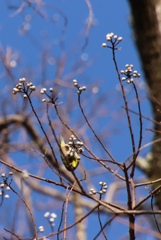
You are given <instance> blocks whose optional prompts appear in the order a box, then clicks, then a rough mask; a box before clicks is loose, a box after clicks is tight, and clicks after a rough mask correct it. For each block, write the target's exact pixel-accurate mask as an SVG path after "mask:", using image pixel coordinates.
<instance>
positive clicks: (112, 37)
mask: <svg viewBox="0 0 161 240" xmlns="http://www.w3.org/2000/svg"><path fill="white" fill-rule="evenodd" d="M122 40H123V38H122V37H118V36H117V35H115V34H114V33H113V32H111V33H108V34H107V35H106V41H107V42H111V43H112V46H113V47H116V46H117V45H118V44H119V43H120V42H121V41H122ZM102 47H104V48H111V46H108V45H107V43H102Z"/></svg>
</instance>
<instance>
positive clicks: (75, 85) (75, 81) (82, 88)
mask: <svg viewBox="0 0 161 240" xmlns="http://www.w3.org/2000/svg"><path fill="white" fill-rule="evenodd" d="M73 84H74V87H76V88H77V89H78V91H77V94H81V93H82V91H85V90H86V86H83V87H80V86H79V85H78V82H77V80H76V79H74V80H73Z"/></svg>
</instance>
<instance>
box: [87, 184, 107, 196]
mask: <svg viewBox="0 0 161 240" xmlns="http://www.w3.org/2000/svg"><path fill="white" fill-rule="evenodd" d="M99 185H100V186H101V188H100V190H99V192H97V191H96V190H95V189H94V188H91V189H90V191H89V194H90V195H95V194H96V193H98V194H99V195H102V194H104V193H106V191H107V184H106V182H99Z"/></svg>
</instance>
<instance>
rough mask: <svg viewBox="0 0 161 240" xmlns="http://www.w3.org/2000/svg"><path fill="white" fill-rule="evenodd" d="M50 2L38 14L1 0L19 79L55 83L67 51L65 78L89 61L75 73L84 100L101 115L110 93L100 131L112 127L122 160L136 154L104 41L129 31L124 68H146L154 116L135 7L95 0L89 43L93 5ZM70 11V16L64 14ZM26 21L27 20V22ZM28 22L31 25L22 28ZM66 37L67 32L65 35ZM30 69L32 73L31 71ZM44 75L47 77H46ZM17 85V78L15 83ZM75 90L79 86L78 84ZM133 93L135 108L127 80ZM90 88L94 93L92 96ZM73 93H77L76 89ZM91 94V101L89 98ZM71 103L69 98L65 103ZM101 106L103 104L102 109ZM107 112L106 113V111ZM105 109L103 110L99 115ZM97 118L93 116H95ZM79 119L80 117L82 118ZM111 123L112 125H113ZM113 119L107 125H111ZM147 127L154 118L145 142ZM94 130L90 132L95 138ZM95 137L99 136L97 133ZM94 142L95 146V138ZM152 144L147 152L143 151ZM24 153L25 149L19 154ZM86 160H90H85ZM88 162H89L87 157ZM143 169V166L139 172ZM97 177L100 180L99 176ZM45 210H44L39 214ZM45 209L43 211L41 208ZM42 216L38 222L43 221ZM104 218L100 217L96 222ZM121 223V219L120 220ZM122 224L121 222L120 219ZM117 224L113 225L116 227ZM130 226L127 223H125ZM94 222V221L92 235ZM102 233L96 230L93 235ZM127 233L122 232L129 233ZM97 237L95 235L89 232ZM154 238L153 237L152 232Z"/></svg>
mask: <svg viewBox="0 0 161 240" xmlns="http://www.w3.org/2000/svg"><path fill="white" fill-rule="evenodd" d="M44 3H45V6H43V7H41V8H40V9H39V10H40V12H39V13H41V14H43V16H44V18H42V17H41V16H39V14H35V12H34V11H33V10H32V9H30V8H26V9H24V10H23V11H22V12H20V13H19V14H17V13H16V11H15V10H14V9H10V10H8V9H7V6H9V5H10V6H11V5H12V4H15V5H16V6H20V4H21V1H9V0H8V1H4V0H2V1H0V9H1V14H0V45H1V48H3V50H4V51H5V49H6V48H8V49H9V47H10V48H12V50H13V56H12V59H13V60H15V62H14V61H13V63H15V64H16V65H15V66H14V67H13V72H14V74H15V79H17V80H18V79H19V78H20V77H27V78H29V77H30V76H31V79H32V81H34V83H36V84H38V85H40V84H42V79H43V82H44V85H43V86H42V87H44V86H46V85H48V83H50V84H51V85H53V84H54V81H53V80H54V79H55V76H56V69H57V68H56V64H55V63H56V62H57V61H58V60H59V59H60V55H61V54H65V55H66V59H67V61H66V64H65V67H64V70H63V73H62V77H63V79H67V80H69V79H68V74H69V73H70V72H71V70H73V69H76V68H77V66H79V64H81V66H83V67H85V68H86V66H88V65H89V67H87V68H86V70H85V71H83V72H76V74H73V75H72V77H74V78H77V79H78V82H79V83H80V84H81V85H86V86H87V89H88V92H86V93H85V94H84V101H85V102H87V107H86V111H87V112H90V111H91V112H92V110H91V108H93V109H95V111H96V113H95V114H96V116H97V111H98V112H99V110H100V109H98V108H97V106H96V105H92V104H95V100H94V99H99V98H100V96H101V94H104V95H105V96H106V97H107V99H106V98H105V99H106V100H107V103H105V102H104V100H102V102H101V104H102V105H105V106H107V109H106V110H107V114H108V116H106V117H101V118H99V120H98V121H97V124H96V129H97V130H98V131H100V132H103V131H105V133H106V132H107V138H104V139H103V141H104V143H106V142H107V143H108V148H109V149H110V151H111V152H112V154H113V155H114V156H115V157H116V159H118V160H119V161H121V162H122V161H124V160H126V158H127V157H128V156H129V155H130V154H131V144H130V138H129V131H128V128H127V121H126V119H125V117H124V110H122V105H123V102H122V100H121V94H120V91H119V90H118V89H119V85H118V79H117V75H116V72H115V71H114V66H113V62H112V57H111V56H112V55H111V52H110V50H109V49H104V48H102V47H101V44H102V43H103V42H105V36H106V34H107V33H109V32H114V33H115V34H117V35H118V36H122V37H123V42H121V44H120V46H121V48H122V50H121V51H118V52H117V54H116V55H117V61H118V65H119V68H120V70H121V69H124V66H125V64H127V63H130V64H133V65H134V68H135V69H136V70H137V71H138V72H140V73H141V78H140V79H139V80H137V84H138V91H139V93H140V96H141V97H140V99H141V104H142V111H143V115H146V116H148V117H149V116H151V110H150V106H149V103H148V101H147V97H146V92H145V85H144V76H143V72H142V70H141V64H140V60H139V57H138V53H137V50H136V48H135V43H134V36H133V32H132V29H131V26H130V21H131V20H130V19H131V17H130V11H129V7H128V3H127V1H124V0H122V1H120V0H115V1H113V0H101V1H97V0H93V1H91V3H92V8H93V13H94V23H93V27H92V28H91V29H90V31H89V34H88V44H87V46H86V48H85V49H83V46H84V44H85V40H86V39H85V34H84V33H85V30H86V28H85V26H86V23H87V20H88V14H89V11H88V8H87V5H86V2H85V1H83V0H77V1H75V0H68V1H67V0H64V1H59V0H57V1H52V4H51V1H44ZM60 10H61V13H63V14H64V16H65V17H66V18H63V15H62V14H60ZM64 19H67V26H65V28H64V29H65V31H64V33H63V35H62V28H63V26H64ZM24 23H26V24H25V25H23V24H24ZM22 26H25V28H26V29H27V30H26V31H25V32H22ZM61 37H62V38H61ZM60 39H62V40H63V47H62V48H61V47H60ZM45 51H46V52H47V55H48V58H47V66H46V69H45V71H42V68H41V67H42V58H41V56H42V52H45ZM0 69H1V72H2V74H1V83H0V84H1V85H2V86H3V88H5V85H6V80H5V78H4V75H3V71H4V68H3V66H2V65H0ZM25 74H26V75H25ZM44 79H45V80H46V81H44ZM72 80H73V79H71V83H70V84H69V86H70V87H69V90H70V88H71V86H72ZM12 85H14V83H13V82H11V86H12ZM94 87H97V89H98V90H99V91H98V93H96V94H95V93H93V92H92V89H93V88H94ZM66 91H67V90H66V89H65V90H62V99H63V98H64V99H67V96H68V95H67V96H66V95H65V93H66ZM73 91H75V89H74V90H73ZM127 91H128V93H127V99H128V100H129V103H130V104H131V105H130V106H131V109H136V102H135V100H134V95H133V92H132V88H131V87H130V86H127ZM89 94H90V97H88V96H89ZM73 98H76V96H75V95H74V97H73ZM88 98H89V102H88ZM64 104H65V103H64ZM100 111H101V110H100ZM77 114H78V112H77V110H71V116H72V119H71V123H72V124H74V123H75V122H77V119H79V115H77ZM101 114H103V113H102V112H101ZM99 116H100V115H99V114H98V117H99ZM91 120H92V116H91ZM77 124H79V123H77ZM108 124H109V127H108ZM133 124H134V128H135V129H136V130H135V131H136V139H137V137H138V135H137V131H138V130H137V127H138V119H137V117H136V116H134V117H133ZM106 125H107V127H106ZM146 127H151V123H147V122H145V123H144V126H143V128H144V134H145V138H143V143H144V144H145V143H147V142H148V141H150V140H151V137H152V136H151V135H150V134H149V133H147V132H146V131H145V128H146ZM90 134H91V133H89V138H90V136H92V135H90ZM91 138H92V139H93V136H92V137H91ZM91 142H92V141H91ZM91 142H90V144H91V146H92V143H91ZM92 147H93V148H94V149H95V150H96V152H97V153H98V154H103V153H102V151H101V150H100V149H97V147H96V145H93V146H92ZM147 151H148V150H145V151H144V152H143V155H145V154H146V153H147ZM18 156H19V159H20V156H21V155H20V154H19V155H18ZM82 161H84V160H82ZM84 164H86V163H84ZM90 165H91V163H87V167H88V168H90ZM140 175H141V173H140V172H138V175H137V176H140ZM103 178H104V179H103V180H104V181H105V180H106V179H107V180H109V181H110V177H109V176H106V175H105V176H103ZM100 179H101V176H98V177H97V179H96V180H98V181H99V180H100ZM96 180H95V181H96ZM39 214H40V213H38V216H39ZM40 215H41V214H40ZM39 220H40V218H39V219H37V221H38V224H41V221H39ZM95 224H98V223H95ZM114 226H115V227H116V226H117V225H114ZM118 227H120V224H118ZM111 229H112V230H111ZM125 229H126V228H125ZM125 229H124V228H120V231H119V233H115V234H116V235H115V239H119V237H121V236H120V234H121V231H122V234H123V235H124V234H125V231H126V230H127V229H126V230H125ZM91 231H93V228H92V227H91V226H90V225H89V232H88V234H89V235H90V233H91ZM108 233H109V239H110V238H111V239H112V237H113V236H114V235H113V234H114V229H113V224H112V226H110V227H108ZM95 234H96V233H95V232H94V233H93V236H94V235H95ZM123 235H122V236H123ZM88 239H92V238H88ZM147 239H150V238H147Z"/></svg>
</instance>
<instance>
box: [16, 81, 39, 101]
mask: <svg viewBox="0 0 161 240" xmlns="http://www.w3.org/2000/svg"><path fill="white" fill-rule="evenodd" d="M35 90H36V86H35V85H33V83H32V82H26V78H20V79H19V83H18V84H16V87H14V88H13V91H12V93H13V94H15V95H16V94H17V93H19V92H21V93H24V95H23V97H24V98H27V97H28V96H29V95H30V94H31V93H32V92H33V91H35Z"/></svg>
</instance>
